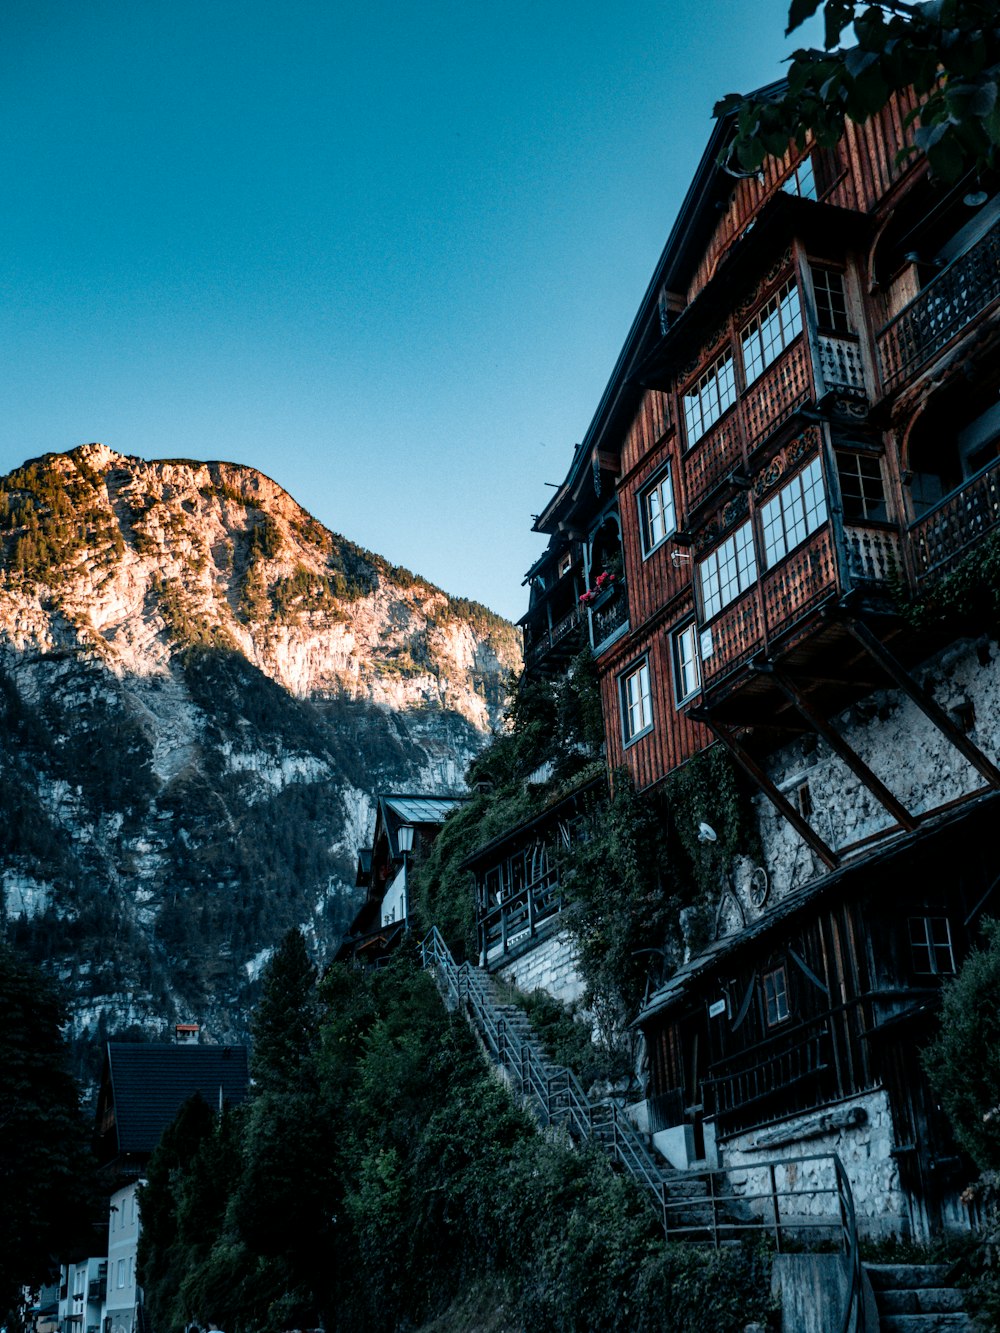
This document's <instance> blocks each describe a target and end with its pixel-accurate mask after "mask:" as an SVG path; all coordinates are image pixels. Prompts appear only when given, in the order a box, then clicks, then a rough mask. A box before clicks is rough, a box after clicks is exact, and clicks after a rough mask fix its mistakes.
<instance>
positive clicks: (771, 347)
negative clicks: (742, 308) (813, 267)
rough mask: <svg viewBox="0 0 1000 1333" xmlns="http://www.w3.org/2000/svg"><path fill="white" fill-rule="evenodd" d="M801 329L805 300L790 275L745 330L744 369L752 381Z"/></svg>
mask: <svg viewBox="0 0 1000 1333" xmlns="http://www.w3.org/2000/svg"><path fill="white" fill-rule="evenodd" d="M801 332H802V303H801V301H800V300H799V289H798V288H797V287H796V285H795V279H794V278H789V280H788V281H787V282H786V283H785V285H784V286H783V287H782V288H781V290H780V291H779V292H776V293H775V295H774V296H772V297H771V299H770V301H768V303H767V305H766V306H765V307H764V308H763V310H761V312H760V314H759V315H758V316H757V318H756V319H755V320H754V321H753V323H752V324H750V325H748V327H747V328H746V329H744V331H743V337H742V343H743V369H744V371H745V372H746V377H747V384H750V383H752V381H753V380H755V379H756V378H757V376H758V375H760V374H761V373H762V372H763V371H765V370H766V369H767V368H768V366H769V365H770V364H771V362H772V361H774V360H775V359H776V358H777V357H779V356H780V355H781V353H782V352H783V351H784V350H785V348H786V347H787V346H788V344H789V343H790V342H791V341H792V339H793V338H797V337H798V336H799V334H800V333H801Z"/></svg>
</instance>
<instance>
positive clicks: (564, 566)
mask: <svg viewBox="0 0 1000 1333" xmlns="http://www.w3.org/2000/svg"><path fill="white" fill-rule="evenodd" d="M572 568H573V552H572V551H566V552H565V554H563V555H561V556H560V557H559V577H560V578H565V576H566V575H567V574H568V573H569V571H570V570H571V569H572Z"/></svg>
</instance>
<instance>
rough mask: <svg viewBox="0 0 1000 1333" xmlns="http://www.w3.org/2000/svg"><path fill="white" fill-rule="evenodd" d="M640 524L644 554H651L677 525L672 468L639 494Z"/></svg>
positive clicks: (666, 470)
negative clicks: (671, 477) (671, 475)
mask: <svg viewBox="0 0 1000 1333" xmlns="http://www.w3.org/2000/svg"><path fill="white" fill-rule="evenodd" d="M639 524H640V528H641V530H642V554H643V556H647V555H650V554H651V553H652V552H653V551H655V550H656V548H657V547H658V546H661V545H662V544H663V543H664V542H665V541H666V540H667V538H668V537H669V536H670V534H671V533H672V532H673V531H674V529H675V528H676V527H677V520H676V517H675V514H674V492H673V487H672V486H671V484H670V468H669V467H667V468H666V469H665V470H664V471H663V472H661V473H660V474H659V476H658V477H657V478H656V480H655V481H654V482H653V483H652V485H650V486H647V487H646V488H645V489H644V490H642V491H641V492H640V494H639Z"/></svg>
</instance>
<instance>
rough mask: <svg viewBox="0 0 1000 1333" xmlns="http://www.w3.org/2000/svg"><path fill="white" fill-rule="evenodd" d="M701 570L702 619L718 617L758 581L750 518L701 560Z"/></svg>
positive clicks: (699, 578) (699, 585) (699, 569)
mask: <svg viewBox="0 0 1000 1333" xmlns="http://www.w3.org/2000/svg"><path fill="white" fill-rule="evenodd" d="M697 571H698V591H699V594H700V597H701V612H702V621H703V622H705V621H709V620H712V619H714V618H715V616H717V615H718V614H719V612H720V611H724V610H725V609H726V607H727V606H729V604H730V603H731V602H735V601H736V599H737V597H739V595H740V594H741V593H744V592H746V590H747V589H748V588H752V587H753V585H754V584H755V583H756V582H757V559H756V556H755V554H754V549H753V528H752V526H751V524H750V520H749V519H747V521H746V522H745V523H741V524H740V526H739V527H738V528H737V529H736V531H735V532H732V533H730V535H729V536H728V537H727V538H726V540H725V541H724V542H720V543H719V545H718V546H717V547H716V548H715V550H714V551H709V553H708V555H706V556H705V557H704V558H703V559H701V560H699V561H698V565H697Z"/></svg>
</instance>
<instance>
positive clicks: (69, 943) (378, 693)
mask: <svg viewBox="0 0 1000 1333" xmlns="http://www.w3.org/2000/svg"><path fill="white" fill-rule="evenodd" d="M0 547H2V560H0V712H2V720H3V725H2V733H0V747H2V754H0V877H2V885H3V911H4V915H5V924H6V928H7V930H8V932H9V934H10V935H11V936H12V937H13V939H14V941H15V943H16V944H17V945H18V947H20V948H21V949H23V950H25V951H26V952H27V953H29V954H30V955H31V956H32V957H33V958H35V959H36V960H37V961H40V962H42V963H43V964H44V965H45V966H46V968H47V969H48V970H50V971H52V972H54V973H55V974H57V975H58V976H60V977H61V978H62V980H63V981H64V982H65V983H66V984H67V985H68V987H69V990H70V994H71V996H72V1002H73V1027H74V1036H75V1038H76V1040H77V1044H78V1047H79V1048H80V1050H81V1051H82V1050H84V1049H85V1048H86V1047H87V1045H88V1043H92V1042H93V1040H94V1039H95V1038H102V1037H103V1036H104V1035H105V1034H106V1033H107V1032H109V1031H122V1030H124V1029H127V1028H128V1027H129V1026H130V1025H136V1026H138V1027H139V1028H141V1029H143V1030H144V1031H146V1032H148V1033H150V1034H151V1035H154V1034H157V1033H162V1032H163V1031H164V1029H165V1027H166V1026H168V1025H170V1024H172V1023H173V1022H174V1021H176V1020H178V1019H184V1020H189V1019H193V1020H197V1021H201V1022H202V1023H204V1024H205V1026H206V1027H207V1029H208V1032H209V1034H210V1035H211V1036H212V1037H214V1038H216V1039H219V1040H224V1039H232V1038H234V1037H237V1036H240V1035H241V1034H242V1032H243V1028H244V1024H245V1019H246V1012H247V1008H248V1006H249V1004H250V1003H251V1001H252V998H253V992H254V983H255V980H256V977H257V975H258V972H259V970H260V967H261V965H262V962H263V960H264V959H265V958H266V957H267V956H268V951H269V950H270V949H271V948H272V946H273V945H274V943H275V942H276V941H277V940H278V939H279V938H280V937H281V936H282V934H283V933H284V932H285V931H286V930H287V929H288V927H289V926H291V925H301V926H303V927H304V928H305V929H306V930H307V932H308V933H309V935H310V936H311V937H312V939H313V940H314V942H315V946H316V950H317V953H318V955H319V956H320V957H321V958H322V957H324V956H326V955H328V954H329V953H330V951H331V950H332V949H334V948H335V947H336V945H337V943H338V941H339V939H340V937H341V934H342V932H343V929H344V927H345V925H346V923H347V922H348V921H349V920H350V917H351V915H352V914H353V911H354V907H355V890H354V889H353V883H354V871H355V859H356V853H357V848H358V847H359V846H360V845H361V844H362V842H363V840H364V837H365V835H366V833H367V832H369V831H370V827H371V822H372V821H371V812H372V799H373V796H374V795H375V793H376V792H377V791H379V790H380V789H381V790H386V789H395V790H413V791H454V790H456V789H458V788H460V786H461V780H462V774H463V773H464V770H465V767H466V765H467V764H468V762H469V760H470V759H471V758H472V756H473V755H474V754H475V753H476V752H477V751H478V749H479V748H480V747H481V745H482V743H483V741H484V740H485V737H486V735H487V733H488V731H489V729H490V727H491V725H492V724H493V723H494V722H495V721H496V720H497V718H498V716H499V712H500V709H501V707H502V704H503V696H504V685H505V680H506V677H507V674H508V672H509V671H510V670H512V669H516V668H517V667H518V666H519V662H520V657H519V653H520V649H519V641H518V636H517V633H516V631H515V630H514V628H513V627H512V626H511V625H510V624H508V623H507V622H505V621H503V620H501V619H500V618H499V617H497V616H495V615H493V614H492V613H491V612H489V611H487V610H486V609H485V608H484V607H481V606H478V605H477V604H475V603H469V602H466V601H462V600H456V599H454V598H450V597H448V596H447V595H446V594H445V593H443V592H442V591H441V590H440V589H438V588H435V587H433V586H431V585H430V584H428V583H426V582H425V581H423V580H421V579H419V578H417V577H415V576H414V575H412V574H410V573H409V572H408V571H406V570H403V569H399V568H395V567H393V566H390V565H389V564H388V563H387V562H386V561H384V560H382V559H381V558H380V557H379V556H375V555H372V554H370V553H369V552H367V551H364V550H362V549H361V548H359V547H357V546H355V545H354V544H353V543H351V542H350V541H347V540H346V539H344V538H342V537H339V536H337V535H336V534H334V533H331V532H329V531H328V530H327V529H326V528H324V527H323V526H322V525H321V524H320V523H318V522H317V521H316V520H315V519H313V518H312V517H310V515H309V514H308V513H306V511H305V510H304V509H302V508H301V507H300V506H299V505H298V504H296V502H295V501H294V500H292V498H291V497H290V496H289V495H287V494H286V493H285V492H284V491H283V490H282V489H281V488H280V487H279V486H277V485H276V484H275V483H274V482H272V481H271V480H269V479H268V478H267V477H265V476H263V475H262V474H261V473H259V472H256V471H254V470H253V469H251V468H246V467H240V466H237V465H234V464H229V463H195V462H188V461H184V460H173V461H169V462H144V461H142V460H141V459H139V458H134V457H126V456H123V455H121V454H117V453H115V452H114V451H112V450H111V449H108V448H106V447H105V446H103V445H100V444H91V445H84V446H82V447H80V448H78V449H74V450H72V451H71V452H69V453H66V454H49V455H46V456H45V457H44V458H41V459H38V460H35V461H33V462H30V463H27V464H25V465H24V466H23V467H22V468H19V469H18V470H17V471H15V472H12V473H11V474H10V475H9V476H7V477H5V478H2V479H0Z"/></svg>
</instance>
